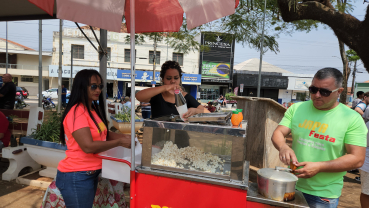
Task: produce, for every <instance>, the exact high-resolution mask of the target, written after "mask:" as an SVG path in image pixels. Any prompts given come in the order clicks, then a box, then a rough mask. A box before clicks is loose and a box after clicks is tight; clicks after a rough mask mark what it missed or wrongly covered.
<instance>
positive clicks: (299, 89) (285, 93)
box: [278, 73, 314, 103]
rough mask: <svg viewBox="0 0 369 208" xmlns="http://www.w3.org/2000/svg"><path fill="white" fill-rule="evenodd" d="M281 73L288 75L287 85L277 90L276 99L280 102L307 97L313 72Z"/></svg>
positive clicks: (300, 99)
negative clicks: (285, 87)
mask: <svg viewBox="0 0 369 208" xmlns="http://www.w3.org/2000/svg"><path fill="white" fill-rule="evenodd" d="M282 75H283V76H288V87H287V89H285V90H284V89H280V90H279V94H278V101H280V103H284V102H286V103H288V102H295V101H305V100H306V99H309V98H308V97H309V86H310V85H311V81H312V80H313V77H314V74H290V73H283V74H282Z"/></svg>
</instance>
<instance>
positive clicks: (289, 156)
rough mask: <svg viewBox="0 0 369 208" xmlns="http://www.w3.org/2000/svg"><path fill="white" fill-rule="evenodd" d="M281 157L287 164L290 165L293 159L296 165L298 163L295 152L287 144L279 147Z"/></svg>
mask: <svg viewBox="0 0 369 208" xmlns="http://www.w3.org/2000/svg"><path fill="white" fill-rule="evenodd" d="M279 159H280V160H281V161H282V162H283V163H284V164H286V165H290V162H291V160H292V163H293V164H294V165H296V166H297V164H298V162H297V158H296V155H295V152H294V151H293V150H292V149H291V148H290V147H289V146H288V145H287V144H285V145H283V146H282V147H281V148H280V149H279Z"/></svg>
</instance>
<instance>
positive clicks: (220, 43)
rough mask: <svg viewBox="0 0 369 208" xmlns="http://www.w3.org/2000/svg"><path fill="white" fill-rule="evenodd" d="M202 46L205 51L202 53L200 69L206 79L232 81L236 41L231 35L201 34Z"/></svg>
mask: <svg viewBox="0 0 369 208" xmlns="http://www.w3.org/2000/svg"><path fill="white" fill-rule="evenodd" d="M201 45H203V46H205V48H206V49H205V50H204V51H202V52H201V53H200V59H201V61H200V63H201V65H200V69H201V75H202V77H204V78H223V79H228V80H229V79H230V76H231V70H232V68H233V67H232V66H231V65H232V64H233V54H234V39H233V37H232V35H230V34H224V33H221V34H219V33H210V32H205V33H201Z"/></svg>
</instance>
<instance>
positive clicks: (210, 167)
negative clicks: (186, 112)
mask: <svg viewBox="0 0 369 208" xmlns="http://www.w3.org/2000/svg"><path fill="white" fill-rule="evenodd" d="M245 132H246V130H245V128H243V129H242V128H232V127H231V126H221V125H206V124H198V123H181V122H167V121H154V120H145V121H144V133H143V148H142V168H144V169H145V168H146V169H150V170H158V171H166V172H167V173H169V172H170V173H177V174H182V175H183V174H184V175H192V176H197V177H198V176H201V177H205V178H213V179H220V180H223V181H233V182H235V181H238V182H240V183H243V181H244V180H248V172H247V171H245V169H247V170H248V165H247V164H246V162H245V161H244V158H245V149H246V148H245V144H246V141H245V139H246V137H245V136H246V135H245ZM246 166H247V167H246ZM246 172H247V173H246ZM246 178H247V179H246Z"/></svg>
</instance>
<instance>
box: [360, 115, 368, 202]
mask: <svg viewBox="0 0 369 208" xmlns="http://www.w3.org/2000/svg"><path fill="white" fill-rule="evenodd" d="M366 127H367V128H368V130H369V122H367V123H366ZM366 141H367V146H366V153H365V162H364V165H363V166H362V167H361V168H360V181H361V194H360V203H361V207H362V208H369V147H368V145H369V132H368V134H367V135H366Z"/></svg>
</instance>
